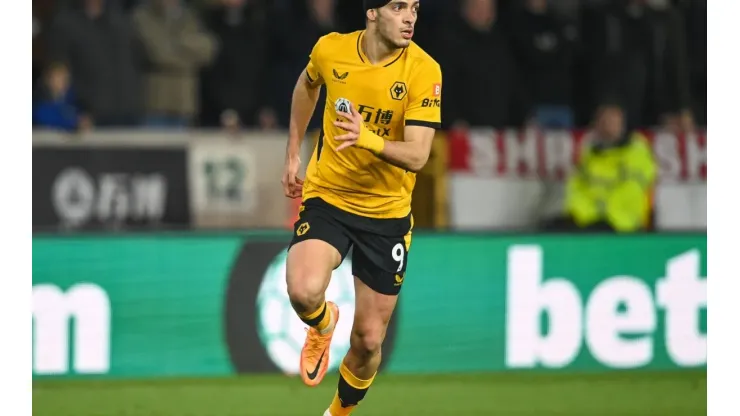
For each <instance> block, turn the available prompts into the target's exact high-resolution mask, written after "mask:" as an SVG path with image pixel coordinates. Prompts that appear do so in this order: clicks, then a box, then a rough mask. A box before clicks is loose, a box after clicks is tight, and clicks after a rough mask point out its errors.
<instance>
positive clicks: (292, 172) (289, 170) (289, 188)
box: [282, 155, 303, 198]
mask: <svg viewBox="0 0 740 416" xmlns="http://www.w3.org/2000/svg"><path fill="white" fill-rule="evenodd" d="M300 167H301V159H300V158H299V157H298V156H290V155H288V156H286V158H285V171H284V172H283V180H282V183H283V191H284V192H285V196H287V197H288V198H299V197H300V196H301V195H302V194H303V180H302V179H301V178H299V177H298V169H300Z"/></svg>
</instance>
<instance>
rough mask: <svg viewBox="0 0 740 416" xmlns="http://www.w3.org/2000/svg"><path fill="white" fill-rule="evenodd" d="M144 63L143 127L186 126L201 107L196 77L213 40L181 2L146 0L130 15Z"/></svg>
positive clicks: (209, 56)
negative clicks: (138, 38)
mask: <svg viewBox="0 0 740 416" xmlns="http://www.w3.org/2000/svg"><path fill="white" fill-rule="evenodd" d="M134 22H135V24H136V29H137V31H138V33H139V36H140V38H141V41H142V43H143V45H144V50H145V54H146V60H147V71H146V124H147V126H149V127H171V128H184V127H187V126H190V125H191V124H192V122H193V119H194V117H195V115H196V114H197V112H198V106H199V99H200V98H199V93H198V92H199V91H198V74H199V71H200V70H201V68H202V67H204V66H205V65H207V64H209V63H210V62H211V61H212V60H213V57H214V55H215V53H216V41H215V40H214V39H213V38H212V37H211V36H210V35H209V34H208V33H207V32H205V31H204V30H203V29H202V27H201V22H200V20H199V18H198V16H196V14H195V13H194V12H193V11H192V10H191V9H190V8H189V7H188V6H187V5H185V4H183V2H182V1H181V0H149V1H147V2H145V3H143V4H142V5H141V6H139V7H138V8H137V9H136V10H135V11H134Z"/></svg>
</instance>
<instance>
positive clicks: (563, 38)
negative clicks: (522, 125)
mask: <svg viewBox="0 0 740 416" xmlns="http://www.w3.org/2000/svg"><path fill="white" fill-rule="evenodd" d="M510 30H511V40H512V52H513V53H514V56H515V58H516V60H517V64H518V67H519V68H520V70H521V74H522V84H523V87H524V88H526V89H527V91H528V94H527V95H528V96H529V99H530V105H531V108H530V109H529V111H528V113H531V114H533V115H534V117H535V119H536V121H537V123H538V124H539V125H540V126H542V127H545V128H571V127H573V111H572V110H571V106H572V104H573V102H572V95H573V80H572V78H571V71H572V69H573V60H574V48H575V41H576V37H577V30H576V28H575V26H574V25H572V24H567V23H566V22H565V21H564V20H562V19H561V18H560V17H559V16H558V15H557V14H556V13H555V11H554V10H552V9H551V8H550V7H549V5H548V0H526V1H525V2H524V5H523V7H521V8H519V9H518V10H516V11H515V12H514V13H513V15H512V19H511V23H510Z"/></svg>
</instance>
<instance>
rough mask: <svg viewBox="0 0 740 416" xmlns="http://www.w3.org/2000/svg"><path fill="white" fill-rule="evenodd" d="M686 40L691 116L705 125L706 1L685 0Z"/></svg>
mask: <svg viewBox="0 0 740 416" xmlns="http://www.w3.org/2000/svg"><path fill="white" fill-rule="evenodd" d="M683 10H684V13H683V14H684V16H685V18H686V39H687V50H688V61H689V68H690V69H689V73H690V80H691V81H690V83H691V87H690V90H691V99H692V110H693V115H694V117H696V123H697V124H699V125H701V126H706V125H707V0H686V1H685V6H684V9H683Z"/></svg>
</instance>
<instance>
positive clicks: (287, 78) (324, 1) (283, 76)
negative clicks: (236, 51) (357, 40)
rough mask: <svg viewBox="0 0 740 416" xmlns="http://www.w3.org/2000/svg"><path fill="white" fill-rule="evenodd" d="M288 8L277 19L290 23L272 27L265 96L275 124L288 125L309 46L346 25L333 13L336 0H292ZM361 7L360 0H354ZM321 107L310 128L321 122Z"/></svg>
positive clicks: (339, 30) (321, 96) (342, 29)
mask: <svg viewBox="0 0 740 416" xmlns="http://www.w3.org/2000/svg"><path fill="white" fill-rule="evenodd" d="M292 5H293V7H292V8H290V10H284V11H282V13H281V14H280V16H281V17H280V18H279V20H280V21H284V22H286V24H285V26H287V27H290V28H291V30H289V31H287V30H285V28H284V27H283V26H280V27H275V30H274V31H273V32H272V35H271V36H272V52H273V54H272V55H271V57H270V68H271V69H272V78H271V79H272V81H271V82H270V84H271V86H272V87H273V89H272V91H271V93H270V94H268V95H266V96H265V99H266V104H267V105H268V106H269V107H270V108H272V109H273V110H274V114H275V115H276V117H277V120H278V124H279V125H280V126H282V127H288V125H289V123H290V105H291V97H292V96H293V88H294V87H295V78H296V77H297V76H298V74H300V73H301V71H303V69H304V68H305V67H306V60H307V59H308V56H309V54H310V53H311V49H312V48H313V46H314V44H316V41H318V40H319V38H320V37H321V36H324V35H326V34H328V33H331V32H342V31H344V30H345V29H346V27H347V26H344V25H341V24H340V21H339V19H338V18H337V15H336V0H294V1H293V3H292ZM357 7H358V8H360V2H357ZM325 94H326V88H322V89H321V95H320V96H319V101H318V102H320V103H321V102H323V100H324V97H325ZM323 113H324V111H323V108H322V107H321V106H320V105H319V106H317V108H316V111H314V114H313V117H312V118H311V121H310V123H309V126H308V128H309V130H315V129H317V128H319V127H320V126H321V120H322V117H323Z"/></svg>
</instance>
